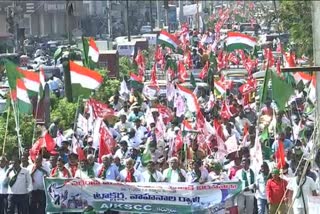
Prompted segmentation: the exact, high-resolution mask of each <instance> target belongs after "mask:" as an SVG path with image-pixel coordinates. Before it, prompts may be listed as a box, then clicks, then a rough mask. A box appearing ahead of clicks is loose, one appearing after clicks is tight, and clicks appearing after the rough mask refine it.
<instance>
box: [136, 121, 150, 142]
mask: <svg viewBox="0 0 320 214" xmlns="http://www.w3.org/2000/svg"><path fill="white" fill-rule="evenodd" d="M134 129H135V130H136V136H137V137H138V138H139V139H140V140H143V139H144V138H145V135H146V133H147V132H148V130H147V129H146V127H144V126H141V119H140V118H136V119H135V120H134Z"/></svg>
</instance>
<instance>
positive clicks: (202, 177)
mask: <svg viewBox="0 0 320 214" xmlns="http://www.w3.org/2000/svg"><path fill="white" fill-rule="evenodd" d="M190 165H191V171H189V172H188V173H187V182H188V183H199V184H204V183H205V182H207V181H208V179H209V173H208V170H207V169H206V168H205V167H203V166H202V161H201V160H197V161H195V160H192V161H191V163H190Z"/></svg>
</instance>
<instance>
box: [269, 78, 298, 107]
mask: <svg viewBox="0 0 320 214" xmlns="http://www.w3.org/2000/svg"><path fill="white" fill-rule="evenodd" d="M271 81H272V94H273V99H274V100H275V101H276V103H277V105H278V107H279V110H280V111H281V110H284V109H285V106H286V103H287V102H288V100H289V98H290V97H291V95H292V94H293V93H294V89H293V88H292V86H291V85H290V84H288V83H287V82H286V81H283V80H282V79H281V78H280V77H279V76H278V75H277V74H275V73H274V72H271Z"/></svg>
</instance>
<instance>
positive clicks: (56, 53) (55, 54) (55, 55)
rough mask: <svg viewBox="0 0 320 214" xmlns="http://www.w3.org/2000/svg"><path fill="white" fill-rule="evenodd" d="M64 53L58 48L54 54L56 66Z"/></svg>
mask: <svg viewBox="0 0 320 214" xmlns="http://www.w3.org/2000/svg"><path fill="white" fill-rule="evenodd" d="M62 53H63V51H62V48H58V49H57V50H56V51H55V52H54V54H53V59H54V64H57V60H58V59H59V58H61V57H62Z"/></svg>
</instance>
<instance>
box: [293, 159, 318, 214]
mask: <svg viewBox="0 0 320 214" xmlns="http://www.w3.org/2000/svg"><path fill="white" fill-rule="evenodd" d="M304 165H305V164H303V163H302V164H301V166H304ZM303 169H304V167H300V169H298V171H297V176H296V177H294V178H292V179H290V181H289V183H288V186H287V189H288V190H289V195H291V196H292V201H293V200H294V202H293V206H292V208H293V213H294V214H306V213H309V212H308V198H309V197H310V196H317V192H316V189H317V186H316V183H315V182H314V181H313V179H312V178H310V177H308V176H306V175H305V174H304V173H303Z"/></svg>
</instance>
